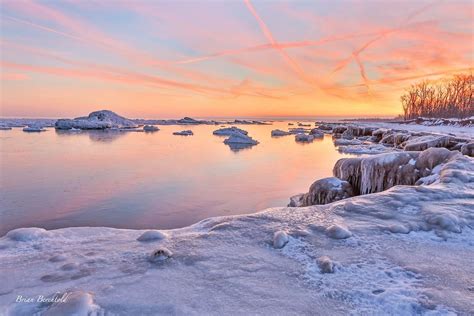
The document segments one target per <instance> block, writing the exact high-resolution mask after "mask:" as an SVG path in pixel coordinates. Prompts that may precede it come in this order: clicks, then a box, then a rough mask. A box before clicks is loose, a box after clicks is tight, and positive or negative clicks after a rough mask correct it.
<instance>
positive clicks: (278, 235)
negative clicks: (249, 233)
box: [273, 230, 289, 249]
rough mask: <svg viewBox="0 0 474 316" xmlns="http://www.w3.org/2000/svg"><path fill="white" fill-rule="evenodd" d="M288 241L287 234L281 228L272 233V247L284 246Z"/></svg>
mask: <svg viewBox="0 0 474 316" xmlns="http://www.w3.org/2000/svg"><path fill="white" fill-rule="evenodd" d="M288 241H289V238H288V234H287V233H286V232H284V231H282V230H280V231H277V232H275V234H273V247H274V248H276V249H281V248H283V247H285V245H286V244H287V243H288Z"/></svg>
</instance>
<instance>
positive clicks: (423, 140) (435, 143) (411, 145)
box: [404, 135, 451, 151]
mask: <svg viewBox="0 0 474 316" xmlns="http://www.w3.org/2000/svg"><path fill="white" fill-rule="evenodd" d="M450 140H451V137H449V136H435V135H426V136H419V137H413V138H409V139H408V140H407V141H406V142H405V146H404V149H405V150H408V151H419V150H425V149H427V148H430V147H446V146H447V145H448V144H449V142H450Z"/></svg>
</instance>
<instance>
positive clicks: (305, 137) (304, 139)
mask: <svg viewBox="0 0 474 316" xmlns="http://www.w3.org/2000/svg"><path fill="white" fill-rule="evenodd" d="M313 140H314V136H313V135H309V134H303V133H300V134H296V135H295V141H297V142H301V143H309V142H312V141H313Z"/></svg>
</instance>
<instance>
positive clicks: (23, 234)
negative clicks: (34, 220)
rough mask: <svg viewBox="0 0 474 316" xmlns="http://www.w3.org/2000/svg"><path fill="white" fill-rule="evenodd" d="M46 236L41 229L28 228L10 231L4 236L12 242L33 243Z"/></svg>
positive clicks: (45, 232) (44, 231) (46, 232)
mask: <svg viewBox="0 0 474 316" xmlns="http://www.w3.org/2000/svg"><path fill="white" fill-rule="evenodd" d="M48 235H49V233H48V231H46V230H45V229H43V228H36V227H28V228H17V229H14V230H11V231H9V232H8V233H7V234H6V237H8V238H9V239H11V240H14V241H33V240H38V239H41V238H44V237H47V236H48Z"/></svg>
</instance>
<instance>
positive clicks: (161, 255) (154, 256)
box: [149, 247, 173, 262]
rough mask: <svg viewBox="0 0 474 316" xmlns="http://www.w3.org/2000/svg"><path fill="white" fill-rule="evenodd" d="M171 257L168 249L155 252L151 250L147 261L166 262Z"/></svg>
mask: <svg viewBox="0 0 474 316" xmlns="http://www.w3.org/2000/svg"><path fill="white" fill-rule="evenodd" d="M172 256H173V253H172V252H171V251H170V250H169V249H168V248H164V247H162V248H158V249H156V250H153V252H152V253H151V254H150V257H149V260H150V261H151V262H160V261H164V260H167V259H169V258H171V257H172Z"/></svg>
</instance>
